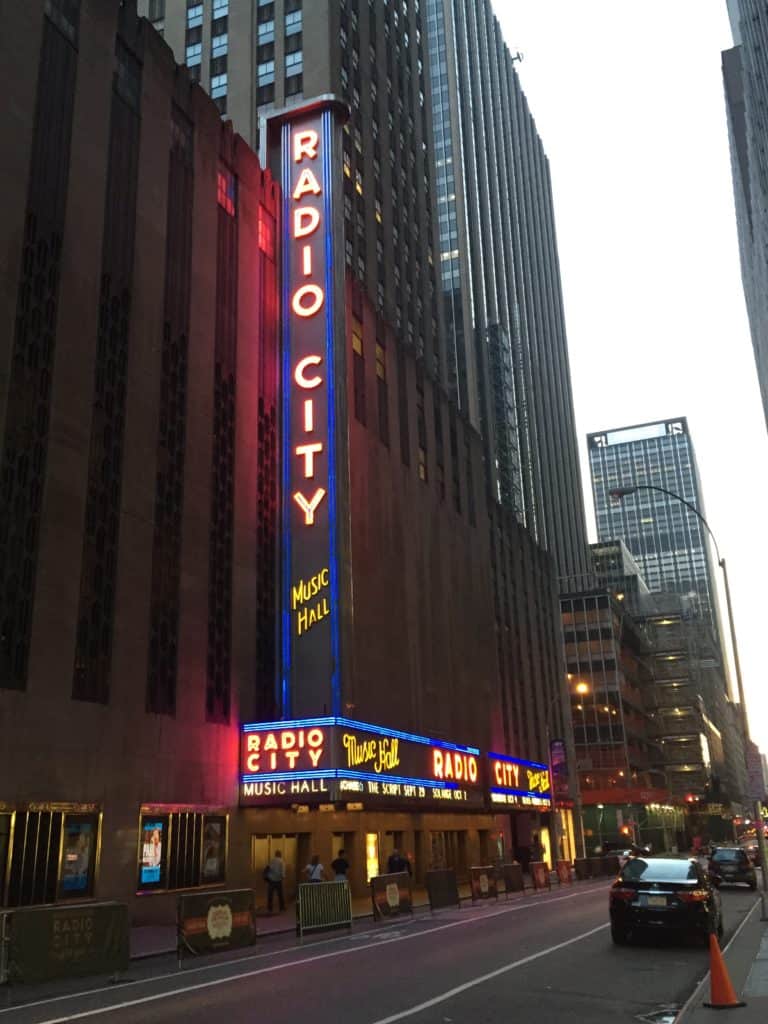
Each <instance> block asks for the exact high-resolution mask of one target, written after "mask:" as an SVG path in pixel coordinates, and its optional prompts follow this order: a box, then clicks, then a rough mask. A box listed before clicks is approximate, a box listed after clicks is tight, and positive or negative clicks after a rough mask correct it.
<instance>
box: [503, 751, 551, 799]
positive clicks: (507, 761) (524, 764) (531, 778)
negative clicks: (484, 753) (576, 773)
mask: <svg viewBox="0 0 768 1024" xmlns="http://www.w3.org/2000/svg"><path fill="white" fill-rule="evenodd" d="M488 785H489V789H490V794H491V803H492V804H497V805H500V806H505V807H527V808H531V809H536V808H537V807H538V808H541V809H542V810H548V809H549V807H550V804H551V798H552V795H551V791H550V785H549V767H548V766H547V765H545V764H541V763H539V762H538V761H526V760H523V759H522V758H519V757H510V756H508V755H507V754H493V753H491V754H488Z"/></svg>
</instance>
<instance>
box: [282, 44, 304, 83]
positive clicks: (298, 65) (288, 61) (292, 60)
mask: <svg viewBox="0 0 768 1024" xmlns="http://www.w3.org/2000/svg"><path fill="white" fill-rule="evenodd" d="M303 70H304V58H303V52H302V51H301V50H298V51H297V52H296V53H286V55H285V74H286V77H288V76H289V75H297V74H299V72H301V71H303Z"/></svg>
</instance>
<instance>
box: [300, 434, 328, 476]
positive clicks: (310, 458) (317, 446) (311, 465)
mask: <svg viewBox="0 0 768 1024" xmlns="http://www.w3.org/2000/svg"><path fill="white" fill-rule="evenodd" d="M322 450H323V446H322V444H321V443H320V442H319V441H315V442H314V443H313V444H297V445H296V454H297V455H298V456H299V458H301V456H302V455H303V456H304V476H305V477H306V479H307V480H311V479H312V477H313V476H314V475H315V455H319V454H320V452H321V451H322Z"/></svg>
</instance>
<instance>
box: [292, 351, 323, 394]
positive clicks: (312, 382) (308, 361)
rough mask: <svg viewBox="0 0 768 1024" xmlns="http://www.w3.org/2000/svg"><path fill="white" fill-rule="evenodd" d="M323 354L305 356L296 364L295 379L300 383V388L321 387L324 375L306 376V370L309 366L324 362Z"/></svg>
mask: <svg viewBox="0 0 768 1024" xmlns="http://www.w3.org/2000/svg"><path fill="white" fill-rule="evenodd" d="M322 361H323V357H322V356H304V358H303V359H300V360H299V362H298V363H297V364H296V369H295V370H294V371H293V379H294V380H295V381H296V383H297V384H298V385H299V387H300V388H307V389H310V388H319V387H320V385H321V384H322V383H323V378H322V377H305V376H304V371H305V370H306V368H307V367H308V366H319V365H320V363H322Z"/></svg>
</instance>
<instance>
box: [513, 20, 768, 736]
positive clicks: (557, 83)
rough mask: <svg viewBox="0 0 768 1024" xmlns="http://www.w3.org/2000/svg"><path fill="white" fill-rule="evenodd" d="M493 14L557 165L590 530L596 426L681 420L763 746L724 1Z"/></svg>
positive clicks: (760, 503)
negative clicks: (589, 448)
mask: <svg viewBox="0 0 768 1024" xmlns="http://www.w3.org/2000/svg"><path fill="white" fill-rule="evenodd" d="M493 6H494V10H495V13H496V15H497V17H498V19H499V21H500V23H501V25H502V30H503V32H504V37H505V39H506V42H507V44H508V45H509V47H510V49H511V50H512V51H513V52H517V51H519V52H521V53H522V54H523V60H522V62H521V63H519V64H517V65H516V66H517V68H518V71H519V74H520V79H521V82H522V85H523V88H524V90H525V93H526V95H527V97H528V101H529V105H530V108H531V111H532V113H533V115H534V117H535V119H536V125H537V128H538V131H539V134H540V135H541V137H542V140H543V142H544V146H545V149H546V151H547V154H548V156H549V161H550V168H551V172H552V179H553V190H554V200H555V217H556V224H557V236H558V247H559V253H560V267H561V274H562V280H563V292H564V298H565V311H566V323H567V330H568V346H569V352H570V361H571V376H572V380H573V389H574V402H575V411H576V429H577V433H578V438H579V448H580V453H581V469H582V480H583V486H584V497H585V501H586V504H587V521H588V523H589V530H590V538H591V539H593V540H594V539H595V525H594V513H593V509H592V502H591V494H590V485H589V467H588V463H587V452H586V435H587V433H589V432H591V431H595V430H604V429H608V428H615V427H621V426H626V425H629V424H634V423H642V422H647V421H650V420H656V419H667V418H671V417H676V416H687V417H688V426H689V429H690V432H691V435H692V439H693V443H694V446H695V450H696V457H697V461H698V466H699V473H700V477H701V484H702V490H703V494H704V502H705V506H706V515H707V520H708V522H709V525H710V526H711V528H712V531H713V533H714V535H715V537H716V538H717V543H718V545H719V548H720V553H721V554H722V556H723V557H724V558H725V559H726V562H727V566H728V577H729V582H730V586H731V594H732V598H733V606H734V618H735V622H736V632H737V637H738V647H739V654H740V658H741V666H742V674H743V679H744V687H745V692H746V697H747V707H748V710H749V718H750V729H751V733H752V738H753V739H754V740H755V741H756V742H757V743H758V744H759V745H760V746H761V748H762V749H763V751H768V688H766V685H765V672H766V664H765V662H766V659H765V654H764V650H765V640H764V636H763V634H764V631H765V629H766V625H765V612H764V609H763V593H762V586H761V585H762V584H763V583H764V581H765V580H766V579H767V578H768V547H767V546H766V532H765V531H766V510H767V509H768V473H766V466H768V433H767V432H766V427H765V420H764V417H763V412H762V406H761V403H760V395H759V389H758V384H757V376H756V373H755V365H754V357H753V354H752V344H751V340H750V335H749V326H748V322H747V316H746V309H745V305H744V293H743V291H742V286H741V276H740V267H739V252H738V241H737V235H736V220H735V214H734V206H733V184H732V178H731V165H730V151H729V146H728V129H727V122H726V115H725V102H724V98H723V86H722V76H721V56H720V55H721V51H722V50H724V49H728V48H730V47H731V46H732V45H733V40H732V36H731V31H730V23H729V21H728V15H727V9H726V2H725V0H642V3H638V2H636V0H493ZM718 575H719V574H718ZM718 586H719V587H720V594H721V597H720V600H721V608H722V613H723V623H724V626H725V628H726V629H727V625H726V624H727V618H726V615H725V598H724V594H723V590H722V581H721V580H720V581H719V582H718ZM734 689H735V679H734Z"/></svg>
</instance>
